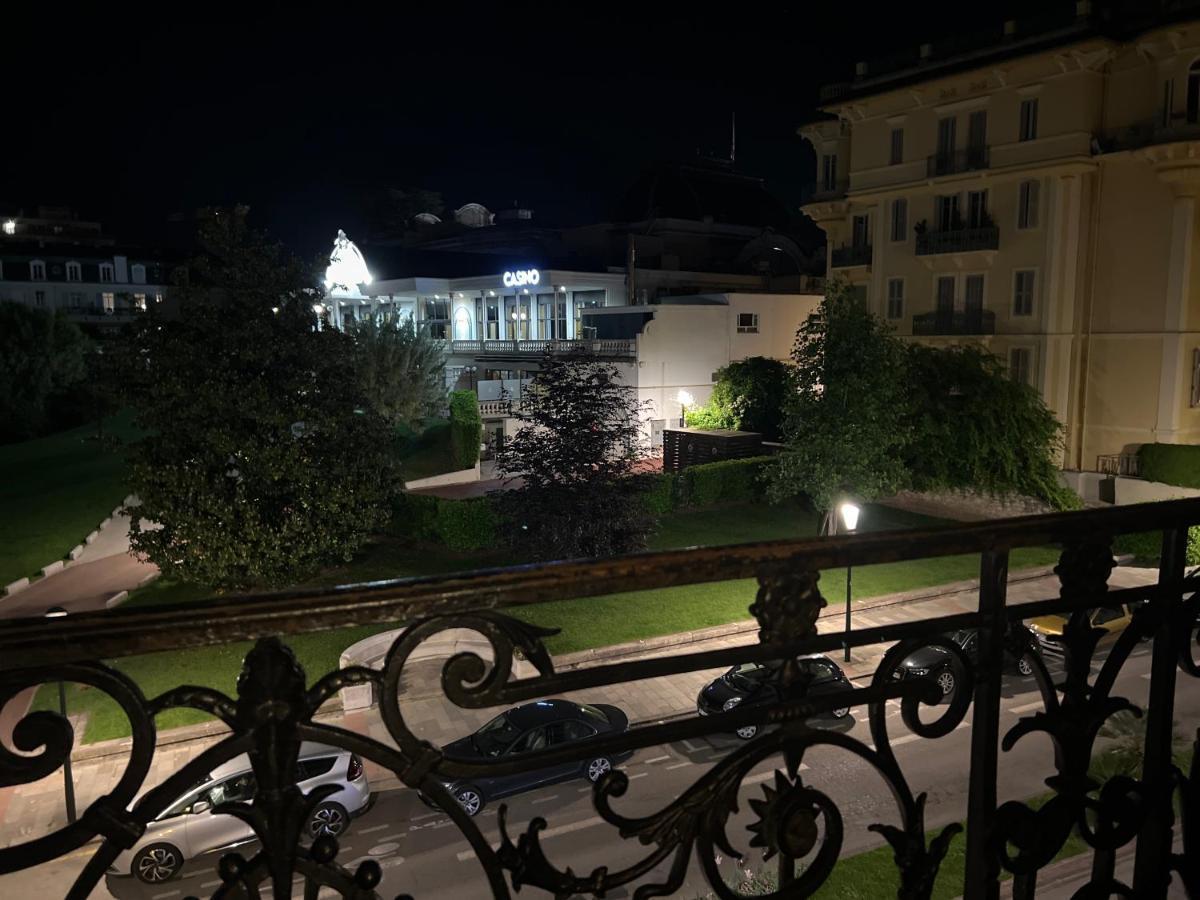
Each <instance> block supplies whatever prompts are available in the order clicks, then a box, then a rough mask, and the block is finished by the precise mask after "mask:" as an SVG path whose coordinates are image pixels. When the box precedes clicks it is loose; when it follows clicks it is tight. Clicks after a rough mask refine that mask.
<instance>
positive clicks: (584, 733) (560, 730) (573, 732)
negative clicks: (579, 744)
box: [547, 719, 596, 747]
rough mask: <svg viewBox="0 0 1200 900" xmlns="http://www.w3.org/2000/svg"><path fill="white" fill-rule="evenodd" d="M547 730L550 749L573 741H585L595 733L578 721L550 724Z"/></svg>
mask: <svg viewBox="0 0 1200 900" xmlns="http://www.w3.org/2000/svg"><path fill="white" fill-rule="evenodd" d="M547 730H548V731H549V732H550V746H551V747H555V746H557V745H559V744H570V743H573V742H574V741H583V740H587V739H588V738H590V737H591V736H592V735H594V734H595V733H596V730H595V729H594V728H592V727H591V726H589V725H584V724H583V723H582V722H580V721H579V720H578V719H563V720H562V721H561V722H551V723H550V725H549V726H547Z"/></svg>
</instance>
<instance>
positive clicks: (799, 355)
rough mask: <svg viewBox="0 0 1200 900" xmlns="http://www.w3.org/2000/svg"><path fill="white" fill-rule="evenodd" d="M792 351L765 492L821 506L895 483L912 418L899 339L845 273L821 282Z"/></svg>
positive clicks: (901, 479) (868, 496)
mask: <svg viewBox="0 0 1200 900" xmlns="http://www.w3.org/2000/svg"><path fill="white" fill-rule="evenodd" d="M792 360H793V362H794V364H795V393H793V394H792V395H791V396H790V402H789V403H788V406H787V410H786V414H785V422H784V430H785V434H786V447H785V449H784V451H783V452H782V453H780V454H779V456H778V458H777V460H776V463H775V465H774V467H773V470H772V473H771V476H770V478H771V481H770V484H769V486H768V495H769V496H770V497H772V498H773V499H776V500H779V499H783V498H786V497H792V496H795V495H797V494H804V495H807V496H808V497H809V499H810V500H811V501H812V503H813V505H814V506H816V508H817V509H818V510H820V511H822V512H826V513H827V512H828V511H829V510H831V509H832V508H833V506H834V504H835V503H836V502H837V498H838V497H839V496H841V495H843V494H846V495H851V496H853V497H855V498H856V499H858V500H860V501H869V500H872V499H874V498H875V497H879V496H883V495H887V494H892V493H895V492H896V491H897V490H900V489H901V488H903V487H905V486H906V485H907V483H908V472H907V469H906V467H905V453H906V450H907V448H908V446H909V444H910V443H911V441H912V424H911V415H910V413H909V411H908V400H909V398H908V395H907V391H906V388H905V384H904V378H905V376H904V364H905V350H904V345H903V344H902V343H901V342H900V341H899V340H898V339H897V338H896V337H895V336H893V335H892V334H891V332H890V331H889V330H888V327H887V326H886V325H885V324H884V323H883V322H882V321H880V320H879V319H877V318H876V317H875V316H873V315H871V313H870V311H869V310H868V309H867V308H866V305H865V304H864V303H862V302H861V301H860V300H859V299H858V298H856V297H855V296H854V295H853V294H852V293H851V291H850V288H849V286H848V285H847V284H846V283H845V282H840V281H839V282H833V283H832V284H830V286H829V289H828V291H827V293H826V295H825V299H824V300H823V301H822V302H821V306H820V307H819V308H818V309H817V311H816V312H815V313H813V315H811V316H809V317H808V320H807V321H806V322H805V323H804V324H803V325H801V326H800V329H799V330H798V331H797V332H796V342H795V345H794V346H793V349H792Z"/></svg>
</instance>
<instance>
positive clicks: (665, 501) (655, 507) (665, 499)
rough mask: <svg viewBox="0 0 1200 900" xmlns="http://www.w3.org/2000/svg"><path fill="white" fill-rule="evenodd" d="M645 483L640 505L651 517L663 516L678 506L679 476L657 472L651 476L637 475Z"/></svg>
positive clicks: (672, 473)
mask: <svg viewBox="0 0 1200 900" xmlns="http://www.w3.org/2000/svg"><path fill="white" fill-rule="evenodd" d="M635 477H637V478H642V479H643V480H644V481H645V482H646V489H645V490H644V491H643V492H642V503H643V505H644V507H645V509H646V512H648V513H650V515H652V516H665V515H666V514H667V513H669V512H671V511H673V510H674V509H675V507H676V506H677V505H678V498H677V497H676V491H677V489H678V485H679V476H678V475H676V474H675V473H674V472H658V473H655V474H653V475H638V476H635Z"/></svg>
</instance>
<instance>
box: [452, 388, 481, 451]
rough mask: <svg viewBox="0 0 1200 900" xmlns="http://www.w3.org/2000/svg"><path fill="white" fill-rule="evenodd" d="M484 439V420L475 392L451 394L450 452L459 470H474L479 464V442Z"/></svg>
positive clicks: (454, 392)
mask: <svg viewBox="0 0 1200 900" xmlns="http://www.w3.org/2000/svg"><path fill="white" fill-rule="evenodd" d="M482 438H483V419H481V418H480V416H479V400H478V399H477V398H476V397H475V392H474V391H451V392H450V451H451V453H453V454H454V462H455V464H456V467H457V468H458V469H470V468H473V467H474V465H475V463H477V462H479V442H480V441H481V440H482Z"/></svg>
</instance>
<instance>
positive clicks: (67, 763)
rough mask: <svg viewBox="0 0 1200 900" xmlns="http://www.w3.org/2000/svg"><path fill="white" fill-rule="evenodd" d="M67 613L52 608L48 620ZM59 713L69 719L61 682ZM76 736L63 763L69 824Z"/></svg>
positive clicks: (63, 610)
mask: <svg viewBox="0 0 1200 900" xmlns="http://www.w3.org/2000/svg"><path fill="white" fill-rule="evenodd" d="M66 614H67V611H66V610H65V609H63V608H62V607H61V606H52V607H50V608H49V609H48V610H46V618H47V619H61V618H63V617H64V616H65V615H66ZM58 712H59V715H61V716H62V717H63V718H64V719H65V718H66V717H67V689H66V687H65V686H64V684H63V683H62V682H61V681H60V682H59V683H58ZM74 742H75V739H74V735H72V736H71V743H72V746H70V747H68V748H67V758H66V759H65V760H64V761H63V789H64V790H65V792H66V795H67V797H66V799H67V822H68V823H71V822H74V821H75V776H74V775H73V774H72V773H71V751H72V750H74V749H75V748H74Z"/></svg>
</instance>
